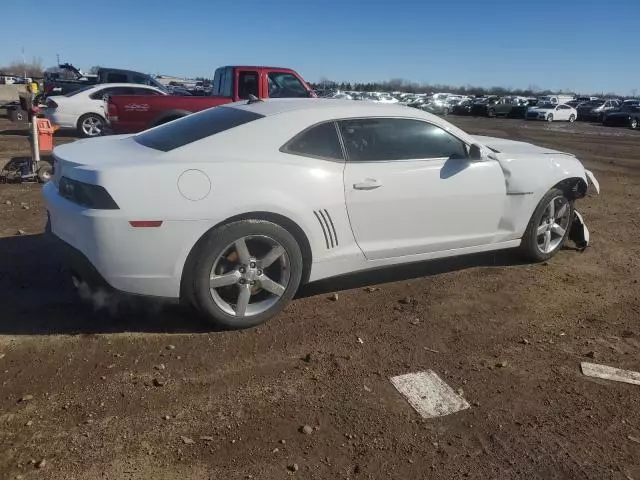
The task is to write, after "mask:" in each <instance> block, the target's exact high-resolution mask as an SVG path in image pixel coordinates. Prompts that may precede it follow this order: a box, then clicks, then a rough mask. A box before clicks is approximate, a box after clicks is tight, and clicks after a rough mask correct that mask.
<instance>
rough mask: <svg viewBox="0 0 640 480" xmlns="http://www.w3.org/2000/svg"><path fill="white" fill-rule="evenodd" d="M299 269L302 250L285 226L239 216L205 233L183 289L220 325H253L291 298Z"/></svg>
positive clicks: (209, 317) (227, 326) (297, 282)
mask: <svg viewBox="0 0 640 480" xmlns="http://www.w3.org/2000/svg"><path fill="white" fill-rule="evenodd" d="M302 270H303V258H302V252H301V250H300V246H299V245H298V242H297V241H296V239H295V237H294V236H293V235H292V234H291V233H290V232H289V231H287V230H286V229H285V228H283V227H281V226H280V225H277V224H275V223H272V222H268V221H265V220H241V221H238V222H233V223H230V224H227V225H223V226H221V227H219V228H216V229H215V230H213V231H211V232H210V233H209V234H208V235H207V236H206V237H205V239H204V241H203V242H202V243H201V245H200V247H198V253H197V255H196V259H195V262H194V268H193V271H192V272H191V273H189V272H187V275H190V278H189V277H187V288H188V289H191V291H188V292H187V294H188V295H189V296H190V297H191V298H193V299H194V301H195V303H196V306H197V308H198V310H199V311H200V312H201V313H202V314H204V315H205V316H206V317H207V318H208V319H209V320H211V321H212V322H213V323H215V324H217V325H218V326H221V327H223V328H229V329H237V328H247V327H252V326H254V325H258V324H260V323H263V322H265V321H267V320H269V319H270V318H272V317H273V316H275V315H276V314H277V313H278V312H280V310H282V308H284V306H285V305H286V304H287V303H288V302H289V301H290V300H291V299H292V298H293V296H294V294H295V293H296V291H297V289H298V286H299V284H300V280H301V278H302Z"/></svg>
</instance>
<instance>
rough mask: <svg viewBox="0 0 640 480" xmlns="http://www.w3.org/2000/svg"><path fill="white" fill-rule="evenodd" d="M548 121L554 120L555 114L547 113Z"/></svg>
mask: <svg viewBox="0 0 640 480" xmlns="http://www.w3.org/2000/svg"><path fill="white" fill-rule="evenodd" d="M547 122H553V114H551V113H550V114H549V115H547Z"/></svg>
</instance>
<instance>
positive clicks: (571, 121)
mask: <svg viewBox="0 0 640 480" xmlns="http://www.w3.org/2000/svg"><path fill="white" fill-rule="evenodd" d="M575 121H576V116H575V115H574V114H573V113H572V114H571V115H569V123H573V122H575Z"/></svg>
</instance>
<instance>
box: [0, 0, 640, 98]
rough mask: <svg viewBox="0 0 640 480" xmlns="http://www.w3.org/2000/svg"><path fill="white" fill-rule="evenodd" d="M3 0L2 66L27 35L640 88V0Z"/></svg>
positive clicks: (370, 77)
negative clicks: (35, 1) (34, 0)
mask: <svg viewBox="0 0 640 480" xmlns="http://www.w3.org/2000/svg"><path fill="white" fill-rule="evenodd" d="M1 3H2V8H0V12H2V13H3V15H2V17H3V19H4V20H5V21H4V22H3V28H2V40H1V41H0V65H3V64H7V63H9V62H10V61H12V60H19V59H20V58H21V55H22V54H21V52H22V47H24V50H25V55H26V57H27V59H29V58H31V57H33V56H38V57H41V58H42V60H43V63H44V65H45V66H51V65H55V62H56V53H59V54H60V58H61V61H69V62H71V63H73V64H75V65H77V66H80V67H82V68H86V69H88V68H89V67H91V66H92V65H103V66H112V67H122V68H131V69H134V70H140V71H144V72H148V73H165V74H175V75H180V76H182V75H185V76H196V75H201V76H206V77H210V76H212V75H213V71H214V69H215V68H216V67H217V66H220V65H225V64H263V65H278V66H286V67H291V68H294V69H295V70H297V71H298V72H300V73H301V74H302V75H303V76H304V77H305V78H306V79H307V80H310V81H317V80H319V79H320V78H322V77H327V78H330V79H332V80H344V81H375V80H388V79H390V78H404V79H407V80H412V81H417V82H429V83H449V84H453V85H467V84H471V85H481V86H504V87H513V88H518V87H522V88H526V87H528V86H531V85H535V86H538V87H540V88H551V89H571V90H576V91H579V92H584V93H587V92H599V91H603V90H604V91H614V92H617V93H619V94H625V95H629V94H631V93H632V92H633V90H634V89H637V90H638V93H640V61H639V60H638V59H639V58H640V0H608V1H604V0H536V1H525V0H452V1H444V2H440V1H424V0H413V1H407V0H394V1H393V2H382V1H378V2H376V1H360V0H358V1H356V0H352V1H349V0H346V1H345V0H324V1H320V2H304V1H290V0H263V1H258V0H243V1H241V2H236V1H220V0H187V1H183V2H178V1H176V0H171V1H169V0H126V1H125V0H108V1H105V2H102V3H95V2H87V1H86V0H56V1H55V2H53V4H52V5H55V8H47V7H46V6H44V5H43V6H42V7H39V8H36V9H35V10H34V11H33V14H30V15H29V19H28V21H26V22H18V21H17V20H18V19H19V18H20V17H21V16H22V15H23V14H24V13H25V8H24V6H25V5H29V2H26V3H25V0H1ZM12 20H16V21H12ZM25 25H30V27H31V28H32V31H33V32H34V33H27V31H26V28H25Z"/></svg>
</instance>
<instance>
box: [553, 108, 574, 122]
mask: <svg viewBox="0 0 640 480" xmlns="http://www.w3.org/2000/svg"><path fill="white" fill-rule="evenodd" d="M570 113H571V107H569V106H568V105H558V106H557V107H556V111H555V114H554V116H555V118H556V119H557V120H569V114H570Z"/></svg>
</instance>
